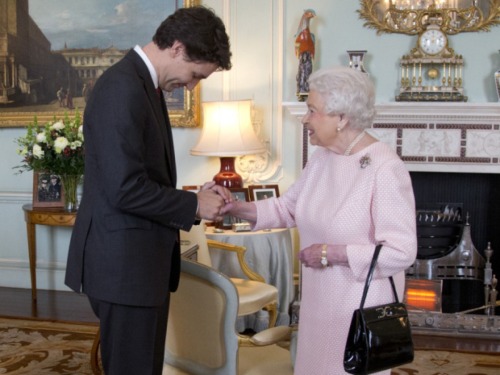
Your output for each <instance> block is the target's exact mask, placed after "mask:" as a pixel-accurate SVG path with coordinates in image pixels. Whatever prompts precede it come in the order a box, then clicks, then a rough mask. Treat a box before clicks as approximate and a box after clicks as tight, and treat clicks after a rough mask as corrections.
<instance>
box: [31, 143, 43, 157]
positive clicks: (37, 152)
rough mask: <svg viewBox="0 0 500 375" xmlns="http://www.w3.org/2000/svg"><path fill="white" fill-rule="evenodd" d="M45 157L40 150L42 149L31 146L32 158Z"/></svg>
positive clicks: (37, 146)
mask: <svg viewBox="0 0 500 375" xmlns="http://www.w3.org/2000/svg"><path fill="white" fill-rule="evenodd" d="M44 155H45V152H44V151H43V150H42V148H41V147H40V146H39V145H34V146H33V156H34V157H35V158H37V159H41V158H43V156H44Z"/></svg>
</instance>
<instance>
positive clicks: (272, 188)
mask: <svg viewBox="0 0 500 375" xmlns="http://www.w3.org/2000/svg"><path fill="white" fill-rule="evenodd" d="M248 191H249V195H250V199H251V200H252V201H261V200H263V199H267V198H278V197H279V196H280V189H279V187H278V185H250V186H249V187H248Z"/></svg>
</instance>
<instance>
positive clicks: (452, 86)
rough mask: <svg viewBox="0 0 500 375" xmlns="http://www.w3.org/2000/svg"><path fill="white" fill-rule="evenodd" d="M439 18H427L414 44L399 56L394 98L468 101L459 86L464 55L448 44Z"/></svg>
mask: <svg viewBox="0 0 500 375" xmlns="http://www.w3.org/2000/svg"><path fill="white" fill-rule="evenodd" d="M441 21H442V20H441V19H438V18H429V19H428V22H427V26H426V27H425V29H423V31H422V32H421V33H420V34H419V37H418V41H417V46H416V47H415V48H413V49H412V50H411V51H410V53H409V54H408V55H404V56H403V57H402V58H401V61H400V65H401V73H400V74H401V80H400V82H401V87H400V89H399V95H397V96H396V101H467V97H466V96H464V90H463V86H462V69H463V63H464V62H463V57H462V56H461V55H457V54H456V53H455V51H454V50H453V49H452V48H450V47H449V45H448V37H447V35H446V33H445V32H444V31H443V30H442V28H441V26H440V22H441Z"/></svg>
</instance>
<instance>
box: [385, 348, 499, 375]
mask: <svg viewBox="0 0 500 375" xmlns="http://www.w3.org/2000/svg"><path fill="white" fill-rule="evenodd" d="M499 374H500V354H496V355H495V354H491V355H485V354H476V353H462V352H448V351H435V350H417V351H416V352H415V359H414V360H413V362H412V363H410V364H407V365H404V366H401V367H400V368H397V369H393V370H392V372H391V375H499Z"/></svg>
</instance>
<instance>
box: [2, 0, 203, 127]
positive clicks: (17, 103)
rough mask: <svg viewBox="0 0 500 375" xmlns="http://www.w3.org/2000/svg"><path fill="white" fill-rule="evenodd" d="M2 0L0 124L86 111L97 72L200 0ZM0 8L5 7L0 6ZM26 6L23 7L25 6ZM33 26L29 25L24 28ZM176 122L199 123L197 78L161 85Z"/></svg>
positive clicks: (22, 123) (25, 122) (19, 124)
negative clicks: (186, 84) (172, 86)
mask: <svg viewBox="0 0 500 375" xmlns="http://www.w3.org/2000/svg"><path fill="white" fill-rule="evenodd" d="M23 4H26V3H25V2H23V1H12V2H10V1H9V2H2V3H1V4H0V13H2V14H7V17H6V22H7V26H6V27H3V28H0V40H4V41H5V43H4V46H3V48H2V49H0V62H2V63H0V127H3V128H8V127H23V126H27V125H28V124H29V123H32V122H33V121H34V118H35V116H36V117H37V120H38V122H40V123H44V122H47V121H51V120H53V118H54V116H55V117H58V118H61V117H63V116H64V115H65V114H69V115H70V116H72V115H74V112H75V111H79V112H80V113H83V111H84V110H85V105H86V103H87V100H88V99H89V97H90V95H91V94H92V89H93V87H94V84H95V82H96V81H97V79H98V78H99V77H100V76H101V75H102V74H103V73H104V72H105V71H106V69H108V68H109V67H111V66H112V65H114V64H115V63H116V62H118V61H120V59H121V58H123V56H125V54H126V53H127V52H128V51H129V50H130V49H132V48H134V46H136V45H139V46H144V45H146V44H147V43H149V42H150V41H151V39H152V37H153V35H154V33H155V31H156V28H157V27H158V26H159V25H160V23H161V22H162V21H163V20H164V19H165V18H166V17H167V16H168V15H170V14H172V13H173V12H174V11H175V10H176V9H177V8H179V7H191V6H195V5H198V4H199V0H176V1H173V0H148V1H123V0H106V1H102V0H86V1H81V0H29V6H28V8H27V9H25V6H24V5H23ZM2 8H5V9H2ZM26 10H28V13H26ZM24 30H30V32H24ZM165 100H166V102H167V108H168V110H169V117H170V122H171V124H172V126H174V127H196V126H198V125H199V123H200V111H201V107H200V85H199V84H198V85H197V86H196V88H195V89H194V90H193V91H188V90H187V89H185V88H179V89H176V90H174V91H173V92H171V93H167V92H165Z"/></svg>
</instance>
